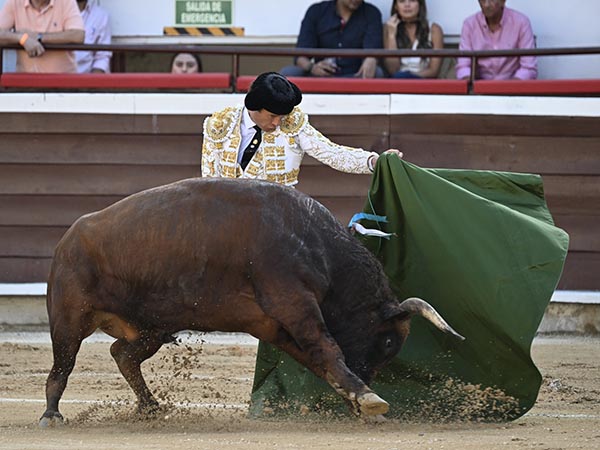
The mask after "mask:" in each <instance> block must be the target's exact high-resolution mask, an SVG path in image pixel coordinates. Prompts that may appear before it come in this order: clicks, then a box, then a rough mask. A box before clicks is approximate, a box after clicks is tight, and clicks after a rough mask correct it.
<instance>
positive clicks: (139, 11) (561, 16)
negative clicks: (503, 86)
mask: <svg viewBox="0 0 600 450" xmlns="http://www.w3.org/2000/svg"><path fill="white" fill-rule="evenodd" d="M5 1H6V0H0V5H3V4H4V2H5ZM95 1H98V2H99V3H100V4H101V5H102V6H104V7H105V8H106V9H108V10H109V11H110V12H111V17H112V28H113V34H114V35H115V36H152V35H162V33H163V27H165V26H172V25H174V20H175V1H174V0H95ZM391 1H392V0H371V3H373V4H374V5H376V6H377V7H379V9H380V10H381V11H382V14H383V18H384V20H386V19H387V18H388V17H389V11H390V6H391ZM312 3H315V1H313V0H293V1H292V0H282V1H274V0H233V4H234V9H233V22H234V23H233V25H234V26H238V27H244V28H245V32H246V35H248V36H289V35H296V34H298V31H299V29H300V22H301V20H302V17H303V16H304V12H305V11H306V9H307V8H308V7H309V6H310V5H311V4H312ZM506 4H507V6H509V7H512V8H514V9H517V10H519V11H521V12H523V13H525V14H527V15H528V16H529V18H530V19H531V22H532V25H533V29H534V33H535V35H536V36H537V44H538V47H541V48H542V47H543V48H546V47H576V46H600V27H599V26H598V23H597V22H598V18H599V17H600V0H569V1H567V2H565V1H564V0H507V2H506ZM427 5H428V10H429V17H430V19H431V20H433V21H435V22H438V23H439V24H440V25H441V26H442V28H443V29H444V32H445V33H446V34H454V35H458V34H460V29H461V25H462V21H463V19H464V18H465V17H466V16H468V15H470V14H472V13H474V12H476V11H477V10H478V9H479V4H478V2H477V0H428V1H427ZM539 69H540V78H598V77H600V55H593V56H568V57H565V56H563V57H552V56H549V57H543V58H540V61H539Z"/></svg>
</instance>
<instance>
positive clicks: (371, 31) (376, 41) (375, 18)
mask: <svg viewBox="0 0 600 450" xmlns="http://www.w3.org/2000/svg"><path fill="white" fill-rule="evenodd" d="M362 46H363V48H365V49H368V48H382V47H383V25H382V23H381V12H380V11H379V9H377V8H376V7H374V6H371V5H369V7H368V9H367V29H366V30H365V36H364V39H363V45H362ZM376 71H377V59H376V58H374V57H367V58H365V59H364V60H363V62H362V64H361V66H360V68H359V69H358V72H356V74H355V76H356V77H359V78H374V77H375V73H376Z"/></svg>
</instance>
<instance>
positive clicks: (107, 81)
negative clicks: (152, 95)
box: [0, 72, 231, 90]
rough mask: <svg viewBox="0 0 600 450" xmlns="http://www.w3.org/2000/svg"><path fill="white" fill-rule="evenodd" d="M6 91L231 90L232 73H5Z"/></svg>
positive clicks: (2, 78)
mask: <svg viewBox="0 0 600 450" xmlns="http://www.w3.org/2000/svg"><path fill="white" fill-rule="evenodd" d="M0 86H2V87H4V88H31V89H108V90H113V89H114V90H122V89H216V90H228V89H231V74H230V73H228V72H214V73H210V72H203V73H193V74H177V75H174V74H171V73H109V74H103V73H100V74H98V73H85V74H73V73H68V74H66V73H13V72H10V73H4V74H2V76H0Z"/></svg>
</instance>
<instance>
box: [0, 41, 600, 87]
mask: <svg viewBox="0 0 600 450" xmlns="http://www.w3.org/2000/svg"><path fill="white" fill-rule="evenodd" d="M44 47H45V48H46V50H92V51H97V50H109V51H112V52H113V53H179V52H186V53H197V54H199V55H231V58H232V62H231V67H232V69H231V74H232V78H233V84H234V86H235V80H236V79H237V77H238V76H239V71H240V57H241V56H265V57H269V56H307V57H328V56H336V57H361V58H365V57H368V56H372V57H376V58H386V57H407V56H412V57H414V56H420V57H430V58H435V57H439V58H470V59H471V74H470V79H469V84H470V85H472V83H473V81H474V80H475V68H476V66H477V60H478V59H481V58H492V57H498V56H564V55H594V54H595V55H600V46H597V47H557V48H536V49H513V50H454V49H442V50H424V49H418V50H384V49H326V48H319V49H304V48H302V49H300V48H295V47H271V46H242V45H201V44H164V45H163V44H110V45H99V44H45V45H44ZM3 49H17V50H18V49H22V47H21V46H20V45H18V44H5V45H2V44H0V72H1V71H2V62H3V61H2V50H3ZM598 76H599V77H600V74H598Z"/></svg>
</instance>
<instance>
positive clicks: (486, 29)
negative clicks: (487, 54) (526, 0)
mask: <svg viewBox="0 0 600 450" xmlns="http://www.w3.org/2000/svg"><path fill="white" fill-rule="evenodd" d="M505 3H506V0H479V6H480V7H481V12H478V13H476V14H474V15H472V16H470V17H468V18H467V19H465V21H464V22H463V27H462V32H461V34H460V46H459V48H460V49H461V50H509V49H515V48H524V49H527V48H535V40H534V37H533V31H532V29H531V23H530V22H529V19H528V18H527V17H526V16H525V15H523V14H521V13H520V12H517V11H515V10H514V9H510V8H506V7H505V6H504V4H505ZM470 75H471V59H470V58H458V62H457V64H456V78H459V79H466V78H469V76H470ZM475 78H477V79H483V80H506V79H510V78H517V79H521V80H533V79H535V78H537V60H536V58H535V56H520V57H519V56H510V57H505V56H503V57H497V58H478V59H477V72H476V73H475Z"/></svg>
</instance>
